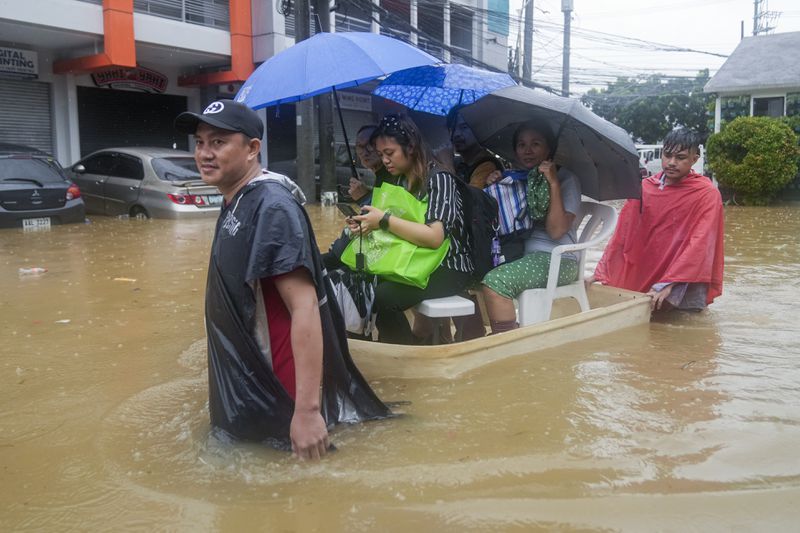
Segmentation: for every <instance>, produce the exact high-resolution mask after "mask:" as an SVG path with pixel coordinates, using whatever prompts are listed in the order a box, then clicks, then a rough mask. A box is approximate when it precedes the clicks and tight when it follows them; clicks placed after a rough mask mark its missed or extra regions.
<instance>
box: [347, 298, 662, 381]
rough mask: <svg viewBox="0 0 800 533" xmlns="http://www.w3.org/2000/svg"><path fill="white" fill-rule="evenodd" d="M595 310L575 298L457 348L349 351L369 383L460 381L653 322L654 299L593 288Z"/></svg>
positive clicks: (353, 346) (360, 344)
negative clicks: (538, 318) (494, 366)
mask: <svg viewBox="0 0 800 533" xmlns="http://www.w3.org/2000/svg"><path fill="white" fill-rule="evenodd" d="M587 294H588V296H589V303H590V305H591V310H589V311H587V312H585V313H580V312H578V311H579V310H580V309H579V307H578V305H577V303H576V302H575V301H574V300H571V299H564V300H558V301H557V302H555V303H554V306H553V314H552V315H551V317H552V318H551V320H549V321H547V322H542V323H539V324H533V325H531V326H526V327H523V328H519V329H515V330H513V331H508V332H506V333H500V334H498V335H490V336H487V337H483V338H480V339H473V340H469V341H464V342H457V343H452V344H443V345H438V346H407V345H400V344H384V343H378V342H368V341H361V340H350V341H348V343H349V346H350V353H351V354H352V355H353V359H354V360H355V362H356V364H357V365H358V367H359V369H360V370H361V371H362V372H363V374H364V375H365V376H366V377H367V378H368V379H380V378H387V377H392V378H455V377H458V376H459V375H461V374H463V373H464V372H468V371H470V370H473V369H475V368H479V367H481V366H483V365H487V364H489V363H492V362H494V361H499V360H502V359H507V358H509V357H515V356H519V355H524V354H531V353H533V352H537V351H539V350H545V349H548V348H554V347H557V346H562V345H565V344H568V343H570V342H576V341H581V340H585V339H589V338H593V337H598V336H600V335H605V334H607V333H612V332H614V331H619V330H621V329H625V328H630V327H634V326H641V325H643V324H647V323H648V322H649V321H650V298H649V297H648V296H646V295H644V294H642V293H639V292H633V291H627V290H624V289H618V288H616V287H606V286H603V285H597V284H595V285H592V286H591V287H589V290H588V291H587Z"/></svg>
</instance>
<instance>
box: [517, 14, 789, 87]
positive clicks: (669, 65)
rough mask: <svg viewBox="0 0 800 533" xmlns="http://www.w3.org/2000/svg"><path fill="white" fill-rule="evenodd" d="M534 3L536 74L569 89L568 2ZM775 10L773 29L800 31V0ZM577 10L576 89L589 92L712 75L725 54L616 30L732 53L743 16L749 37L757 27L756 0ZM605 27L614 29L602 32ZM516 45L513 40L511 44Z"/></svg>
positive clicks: (574, 26)
mask: <svg viewBox="0 0 800 533" xmlns="http://www.w3.org/2000/svg"><path fill="white" fill-rule="evenodd" d="M523 1H524V0H511V3H510V9H511V13H510V15H511V17H512V23H511V32H512V36H511V37H510V39H514V38H515V32H516V30H517V28H518V22H517V21H515V20H514V19H515V18H516V17H518V16H519V9H520V7H521V6H522V5H523ZM532 1H533V2H534V7H535V10H534V31H535V38H534V54H533V56H534V61H533V71H534V76H533V77H534V80H536V81H539V82H540V83H545V84H547V85H550V86H552V87H555V88H557V89H560V88H561V60H562V44H563V32H562V28H563V22H564V15H563V13H562V12H561V0H532ZM766 3H767V6H768V8H769V11H773V12H781V15H780V17H779V18H778V19H777V20H776V21H775V22H774V24H773V25H774V26H775V30H774V31H773V33H785V32H790V31H800V0H769V1H768V2H766ZM573 4H574V11H573V14H572V30H573V32H572V42H571V50H572V53H571V60H570V62H571V67H572V68H571V69H570V72H571V76H570V77H571V83H570V91H571V92H573V93H583V92H585V91H586V90H588V89H589V88H591V87H593V86H594V87H603V86H604V82H605V81H606V80H613V79H614V78H615V77H616V76H618V75H626V76H635V75H636V74H642V73H652V72H662V73H665V74H669V75H676V76H689V75H694V74H695V73H696V72H697V71H698V70H700V69H703V68H709V69H711V73H712V74H713V73H714V72H716V70H717V69H719V67H720V66H721V65H722V63H724V61H725V58H724V57H717V56H713V55H706V54H700V53H691V52H668V51H656V50H648V45H647V44H645V43H637V42H632V41H625V40H622V39H619V38H617V37H614V36H623V37H629V38H634V39H641V40H644V41H650V42H654V43H660V44H666V45H672V46H680V47H685V48H692V49H694V50H700V51H704V52H712V53H717V54H723V55H728V54H730V53H731V52H733V50H734V48H736V45H737V44H738V43H739V40H740V35H741V21H744V28H745V36H750V35H752V33H753V0H638V1H632V0H574V2H573ZM597 32H603V33H607V34H613V36H603V35H599V34H598V33H597ZM510 44H513V41H511V42H510Z"/></svg>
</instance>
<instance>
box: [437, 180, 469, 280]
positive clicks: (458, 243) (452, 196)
mask: <svg viewBox="0 0 800 533" xmlns="http://www.w3.org/2000/svg"><path fill="white" fill-rule="evenodd" d="M454 180H455V178H454V177H453V175H452V174H450V173H449V172H442V171H440V172H436V173H433V172H432V173H431V175H430V176H429V177H428V211H427V212H426V213H425V223H426V224H431V223H433V222H436V221H439V222H441V223H442V224H443V225H444V235H445V237H450V250H449V251H448V252H447V255H446V256H445V258H444V261H443V262H442V265H444V266H445V267H447V268H449V269H451V270H457V271H459V272H468V273H470V272H472V271H473V270H474V267H473V265H472V259H471V257H470V249H469V246H470V244H469V239H468V238H467V231H466V228H465V227H464V202H463V200H462V198H461V193H460V192H459V191H458V188H457V187H456V184H455V181H454Z"/></svg>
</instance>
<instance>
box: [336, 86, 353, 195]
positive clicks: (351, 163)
mask: <svg viewBox="0 0 800 533" xmlns="http://www.w3.org/2000/svg"><path fill="white" fill-rule="evenodd" d="M333 99H334V100H335V101H336V111H337V112H338V113H339V122H341V124H342V134H343V135H344V145H345V146H346V147H347V157H348V159H350V171H351V172H352V173H353V179H355V180H358V172H357V171H356V160H355V159H353V152H352V151H351V150H350V142H349V141H348V140H347V129H346V128H345V127H344V117H343V116H342V108H341V106H340V105H339V93H337V92H336V87H334V88H333Z"/></svg>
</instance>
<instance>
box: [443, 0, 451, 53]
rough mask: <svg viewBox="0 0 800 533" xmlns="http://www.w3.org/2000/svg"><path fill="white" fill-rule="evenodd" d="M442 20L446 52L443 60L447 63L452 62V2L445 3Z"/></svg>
mask: <svg viewBox="0 0 800 533" xmlns="http://www.w3.org/2000/svg"><path fill="white" fill-rule="evenodd" d="M442 19H443V23H444V46H445V50H444V51H443V53H442V59H444V61H445V63H449V62H450V50H448V48H449V47H450V2H449V1H445V3H444V5H443V6H442Z"/></svg>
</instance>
